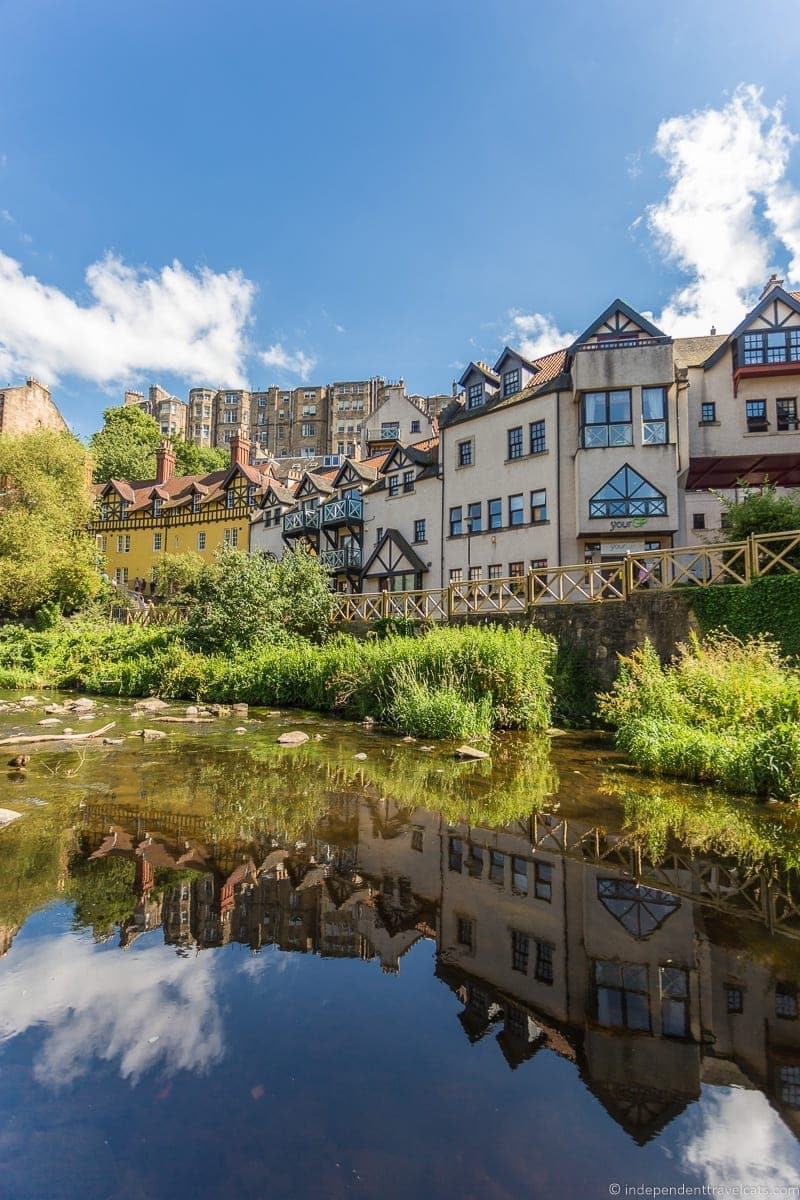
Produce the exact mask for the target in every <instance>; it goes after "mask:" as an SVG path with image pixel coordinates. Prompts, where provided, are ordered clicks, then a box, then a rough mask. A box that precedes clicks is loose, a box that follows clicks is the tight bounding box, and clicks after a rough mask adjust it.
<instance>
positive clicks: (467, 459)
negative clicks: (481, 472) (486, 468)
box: [456, 438, 473, 467]
mask: <svg viewBox="0 0 800 1200" xmlns="http://www.w3.org/2000/svg"><path fill="white" fill-rule="evenodd" d="M472 446H473V442H472V438H470V439H469V440H468V441H465V442H458V443H457V446H456V448H457V451H458V456H457V461H458V466H459V467H471V466H472V462H473V458H472Z"/></svg>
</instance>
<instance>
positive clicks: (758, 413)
mask: <svg viewBox="0 0 800 1200" xmlns="http://www.w3.org/2000/svg"><path fill="white" fill-rule="evenodd" d="M744 408H745V415H746V417H747V432H748V433H766V431H767V430H768V429H769V421H768V420H767V402H766V400H748V401H747V402H746V403H745V406H744Z"/></svg>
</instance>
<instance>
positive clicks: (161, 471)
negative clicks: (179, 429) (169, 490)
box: [156, 438, 175, 483]
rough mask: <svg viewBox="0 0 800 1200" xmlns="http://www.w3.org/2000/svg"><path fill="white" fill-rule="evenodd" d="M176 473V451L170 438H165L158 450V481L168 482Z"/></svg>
mask: <svg viewBox="0 0 800 1200" xmlns="http://www.w3.org/2000/svg"><path fill="white" fill-rule="evenodd" d="M174 474H175V451H174V450H173V449H172V442H171V441H170V440H169V438H165V439H164V441H163V442H162V443H161V445H160V446H159V447H158V449H157V450H156V483H166V482H167V480H168V479H171V478H172V476H173V475H174Z"/></svg>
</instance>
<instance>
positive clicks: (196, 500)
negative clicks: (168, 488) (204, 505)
mask: <svg viewBox="0 0 800 1200" xmlns="http://www.w3.org/2000/svg"><path fill="white" fill-rule="evenodd" d="M192 512H193V513H196V512H200V496H199V495H198V493H197V492H195V493H194V495H193V496H192Z"/></svg>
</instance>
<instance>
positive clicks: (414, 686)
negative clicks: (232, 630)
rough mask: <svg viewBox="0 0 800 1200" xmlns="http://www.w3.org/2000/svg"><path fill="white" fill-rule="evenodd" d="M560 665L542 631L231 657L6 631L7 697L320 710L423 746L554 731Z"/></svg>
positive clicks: (101, 633) (96, 629)
mask: <svg viewBox="0 0 800 1200" xmlns="http://www.w3.org/2000/svg"><path fill="white" fill-rule="evenodd" d="M554 657H555V646H554V643H553V642H552V640H551V639H550V638H548V637H546V636H545V635H544V634H542V633H540V632H539V631H538V630H536V629H530V630H521V629H503V628H500V627H497V626H481V627H472V628H445V629H436V630H433V631H431V632H430V633H427V634H425V635H424V636H422V637H399V636H390V637H386V638H383V639H380V640H378V639H369V640H367V641H357V640H356V639H355V638H351V637H345V636H338V637H335V638H333V639H331V641H329V642H327V643H326V644H325V645H322V646H318V645H313V644H312V643H310V642H307V641H304V640H302V639H295V640H290V641H281V642H279V643H270V642H261V643H257V644H256V645H255V646H253V647H251V648H250V649H248V650H246V651H239V652H235V653H232V654H226V655H222V654H202V653H199V652H197V651H193V650H190V649H189V648H188V647H187V646H186V645H185V643H184V642H183V640H182V638H181V632H180V630H178V629H163V628H162V629H157V630H155V629H154V630H149V629H140V628H137V627H135V626H134V627H129V626H109V625H103V624H98V623H97V622H93V621H85V620H74V621H65V622H62V623H61V624H59V625H58V626H56V627H55V628H52V629H47V630H43V631H33V630H30V629H25V628H22V627H20V626H6V627H5V628H4V629H3V630H0V686H2V687H16V688H27V689H33V688H43V687H63V688H77V689H79V690H84V691H89V692H94V693H97V694H100V695H115V696H131V697H134V696H149V695H159V696H163V697H165V698H166V699H174V700H192V701H195V700H201V701H206V702H217V703H231V702H235V701H241V702H245V703H249V704H254V705H267V706H271V705H275V706H280V707H298V708H309V709H314V710H316V711H320V712H332V713H339V714H341V715H344V716H348V717H354V718H361V717H365V716H372V717H374V718H375V719H376V720H378V721H380V722H382V723H384V724H387V725H390V726H392V727H393V728H395V729H398V730H400V731H401V732H403V733H410V734H414V735H415V736H421V737H429V738H446V737H454V738H456V737H457V738H463V737H477V736H482V735H486V734H488V733H489V732H490V731H491V730H492V729H529V730H537V729H539V730H541V729H546V728H547V727H548V726H549V724H550V721H551V690H552V689H551V682H550V673H551V669H552V664H553V662H554Z"/></svg>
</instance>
